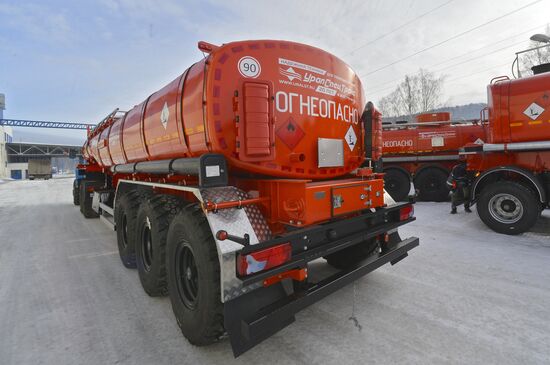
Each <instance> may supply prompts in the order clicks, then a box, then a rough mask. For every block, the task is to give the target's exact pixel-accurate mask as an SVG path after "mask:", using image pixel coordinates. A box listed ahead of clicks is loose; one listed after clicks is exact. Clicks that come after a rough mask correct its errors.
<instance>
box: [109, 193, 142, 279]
mask: <svg viewBox="0 0 550 365" xmlns="http://www.w3.org/2000/svg"><path fill="white" fill-rule="evenodd" d="M139 203H140V197H139V194H138V193H137V192H136V191H130V192H128V193H126V194H123V195H122V196H121V197H120V198H119V199H118V201H117V203H116V205H115V211H114V213H115V225H116V238H117V246H118V253H119V255H120V260H121V261H122V264H123V265H124V267H127V268H128V269H135V268H136V251H135V242H136V238H135V237H136V220H137V212H138V209H139Z"/></svg>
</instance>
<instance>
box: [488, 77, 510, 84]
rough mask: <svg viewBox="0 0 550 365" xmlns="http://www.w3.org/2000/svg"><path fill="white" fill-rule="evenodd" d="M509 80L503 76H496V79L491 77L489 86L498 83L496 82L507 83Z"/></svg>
mask: <svg viewBox="0 0 550 365" xmlns="http://www.w3.org/2000/svg"><path fill="white" fill-rule="evenodd" d="M509 80H510V78H509V77H508V76H505V75H503V76H497V77H493V78H492V79H491V82H490V84H491V85H493V84H496V83H498V82H502V81H509Z"/></svg>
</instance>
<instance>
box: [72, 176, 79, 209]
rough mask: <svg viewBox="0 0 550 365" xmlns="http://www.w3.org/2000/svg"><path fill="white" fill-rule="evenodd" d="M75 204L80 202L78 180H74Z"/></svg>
mask: <svg viewBox="0 0 550 365" xmlns="http://www.w3.org/2000/svg"><path fill="white" fill-rule="evenodd" d="M73 204H74V205H79V204H80V189H79V188H78V181H77V180H75V181H74V182H73Z"/></svg>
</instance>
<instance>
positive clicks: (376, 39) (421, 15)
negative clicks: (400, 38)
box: [345, 0, 454, 56]
mask: <svg viewBox="0 0 550 365" xmlns="http://www.w3.org/2000/svg"><path fill="white" fill-rule="evenodd" d="M453 1H454V0H449V1H447V2H446V3H443V4H441V5H438V6H436V7H435V8H433V9H431V10H428V11H427V12H425V13H423V14H420V15H419V16H417V17H416V18H414V19H411V20H409V21H408V22H405V23H403V24H401V25H400V26H398V27H397V28H395V29H393V30H391V31H389V32H387V33H385V34H382V35H380V36H378V37H376V38H374V39H372V40H370V41H368V42H367V43H364V44H362V45H361V46H359V47H357V48H355V49H353V50H351V51H350V52H348V53H346V54H345V56H347V55H350V54H352V53H355V52H356V51H358V50H360V49H361V48H364V47H366V46H368V45H369V44H372V43H374V42H376V41H379V40H380V39H382V38H385V37H387V36H389V35H390V34H393V33H395V32H397V31H398V30H400V29H403V28H405V27H406V26H407V25H409V24H412V23H414V22H415V21H417V20H418V19H421V18H423V17H425V16H426V15H428V14H431V13H433V12H434V11H436V10H438V9H440V8H442V7H444V6H445V5H447V4H450V3H452V2H453Z"/></svg>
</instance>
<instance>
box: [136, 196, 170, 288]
mask: <svg viewBox="0 0 550 365" xmlns="http://www.w3.org/2000/svg"><path fill="white" fill-rule="evenodd" d="M180 207H181V200H179V199H177V198H175V197H172V196H170V195H157V196H154V197H151V198H150V199H147V200H144V201H143V202H142V203H141V206H140V208H139V211H138V214H137V227H136V228H137V233H136V247H135V252H136V264H137V269H138V273H139V279H140V281H141V285H142V286H143V289H144V290H145V292H146V293H147V294H149V295H150V296H152V297H157V296H164V295H166V294H168V286H167V280H168V279H167V274H166V236H167V234H168V226H169V224H170V221H171V220H172V218H173V217H174V215H176V213H177V212H178V211H179V209H180Z"/></svg>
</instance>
